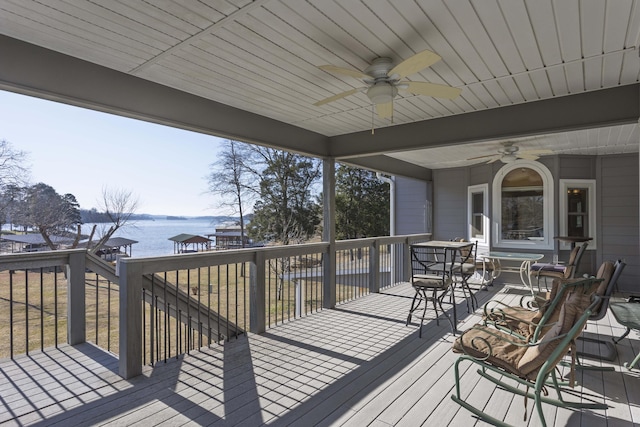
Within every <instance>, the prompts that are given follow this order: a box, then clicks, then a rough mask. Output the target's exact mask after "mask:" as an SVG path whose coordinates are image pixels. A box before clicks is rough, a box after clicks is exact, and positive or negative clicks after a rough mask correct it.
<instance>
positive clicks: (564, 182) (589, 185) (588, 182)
mask: <svg viewBox="0 0 640 427" xmlns="http://www.w3.org/2000/svg"><path fill="white" fill-rule="evenodd" d="M570 187H578V188H586V189H588V191H589V200H588V204H589V210H588V212H587V215H588V216H589V237H591V238H592V239H593V240H589V245H588V246H587V250H594V249H597V247H598V245H597V241H596V236H597V234H596V231H597V230H596V180H595V179H561V180H560V190H559V191H560V212H559V214H560V235H561V236H566V235H567V229H568V228H569V224H568V214H567V212H568V206H567V191H568V190H569V188H570ZM570 248H571V245H570V243H566V242H560V249H563V250H564V249H570Z"/></svg>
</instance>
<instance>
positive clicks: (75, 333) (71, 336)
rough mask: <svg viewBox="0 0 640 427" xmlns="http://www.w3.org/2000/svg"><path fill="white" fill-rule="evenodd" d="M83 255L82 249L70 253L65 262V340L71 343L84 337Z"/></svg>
mask: <svg viewBox="0 0 640 427" xmlns="http://www.w3.org/2000/svg"><path fill="white" fill-rule="evenodd" d="M85 257H86V252H84V251H78V252H74V253H71V254H69V264H67V287H68V291H67V340H68V342H69V344H71V345H76V344H80V343H83V342H85V339H86V332H87V329H86V328H87V327H86V314H85V310H86V307H85V293H86V290H85Z"/></svg>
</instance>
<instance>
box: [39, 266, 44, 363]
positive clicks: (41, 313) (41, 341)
mask: <svg viewBox="0 0 640 427" xmlns="http://www.w3.org/2000/svg"><path fill="white" fill-rule="evenodd" d="M43 350H44V268H43V267H40V351H43Z"/></svg>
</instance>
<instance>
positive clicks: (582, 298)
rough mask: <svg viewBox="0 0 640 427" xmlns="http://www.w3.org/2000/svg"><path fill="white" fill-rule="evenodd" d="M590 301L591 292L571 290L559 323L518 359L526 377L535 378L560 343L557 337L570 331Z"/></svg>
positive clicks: (520, 368) (518, 367) (522, 372)
mask: <svg viewBox="0 0 640 427" xmlns="http://www.w3.org/2000/svg"><path fill="white" fill-rule="evenodd" d="M590 302H591V295H590V294H589V293H583V292H581V291H577V292H571V293H570V294H569V296H568V297H567V299H566V300H565V303H564V304H563V305H562V308H561V310H560V315H559V317H558V321H557V323H556V324H555V325H554V326H553V328H552V329H550V330H549V331H548V332H547V333H545V334H544V336H543V337H542V339H541V340H540V341H539V344H538V345H536V346H532V347H529V348H528V349H527V350H526V351H525V353H524V354H523V355H522V358H521V359H520V360H519V361H518V364H517V370H519V371H520V373H521V374H522V375H524V376H525V377H526V378H528V379H530V380H534V379H535V377H536V375H537V374H538V371H539V370H540V368H541V367H542V365H543V364H544V362H546V361H547V360H548V359H549V357H550V356H551V353H553V351H554V350H555V349H556V347H557V346H558V344H560V340H559V339H555V338H557V337H558V336H560V335H563V334H566V333H567V332H569V330H570V329H571V328H572V327H573V325H575V322H576V321H577V319H578V318H579V317H580V315H581V314H582V313H583V312H584V310H586V309H587V307H589V304H590ZM567 351H568V349H567ZM563 356H564V355H560V356H559V357H558V360H555V361H553V362H554V365H555V363H557V362H559V361H560V359H561V358H562V357H563Z"/></svg>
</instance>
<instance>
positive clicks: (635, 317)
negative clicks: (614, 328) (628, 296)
mask: <svg viewBox="0 0 640 427" xmlns="http://www.w3.org/2000/svg"><path fill="white" fill-rule="evenodd" d="M609 308H610V309H611V312H612V313H613V316H614V317H615V318H616V320H617V321H618V323H620V324H621V325H622V326H624V327H626V328H627V330H626V331H625V332H624V334H622V336H621V337H620V338H617V339H616V338H613V342H615V343H616V344H617V343H619V342H620V341H621V340H622V339H623V338H624V337H626V336H627V335H629V332H631V330H632V329H634V330H637V331H640V303H638V302H631V301H627V302H612V303H611V304H609ZM638 360H640V353H638V355H637V356H636V358H635V359H633V361H632V362H631V363H626V362H625V364H624V366H625V367H626V368H627V369H632V368H633V367H634V366H635V364H636V363H638Z"/></svg>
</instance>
